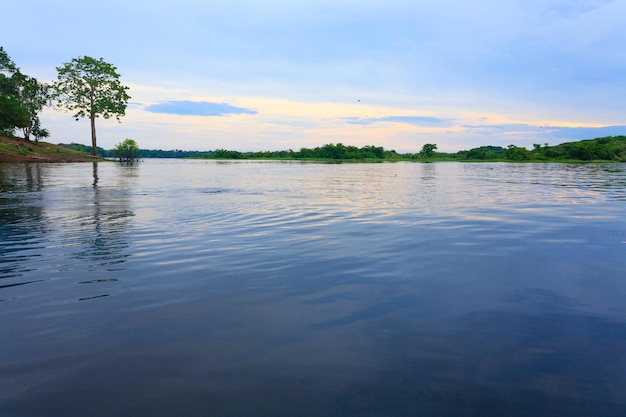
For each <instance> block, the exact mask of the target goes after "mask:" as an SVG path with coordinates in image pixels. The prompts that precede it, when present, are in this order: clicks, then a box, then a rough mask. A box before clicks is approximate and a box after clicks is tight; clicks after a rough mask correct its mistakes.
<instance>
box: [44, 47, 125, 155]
mask: <svg viewBox="0 0 626 417" xmlns="http://www.w3.org/2000/svg"><path fill="white" fill-rule="evenodd" d="M57 72H58V80H57V82H56V83H55V84H54V90H55V93H54V97H55V99H56V101H57V102H56V104H57V107H58V108H59V109H63V110H66V111H69V112H72V113H73V117H74V118H75V119H76V120H79V119H81V118H83V117H88V118H89V120H90V122H91V144H92V153H93V155H94V156H95V155H97V143H96V124H95V123H96V122H95V120H96V118H98V117H102V118H104V119H109V118H112V117H115V118H116V119H117V121H120V117H122V116H124V115H125V114H126V106H127V104H128V100H129V99H130V96H129V95H128V94H127V92H126V91H127V90H128V87H126V86H124V85H122V83H121V82H120V75H119V74H118V73H117V68H116V67H115V66H113V65H111V64H109V63H107V62H105V61H104V60H103V59H102V58H100V59H95V58H91V57H89V56H82V57H78V58H74V59H72V61H70V62H67V63H65V64H64V65H62V66H60V67H57Z"/></svg>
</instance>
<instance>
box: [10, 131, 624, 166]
mask: <svg viewBox="0 0 626 417" xmlns="http://www.w3.org/2000/svg"><path fill="white" fill-rule="evenodd" d="M435 149H436V145H434V144H426V145H424V147H423V148H422V151H420V152H417V153H404V154H401V153H397V152H396V151H394V150H386V149H384V148H383V147H379V146H378V147H377V146H363V147H360V148H359V147H356V146H350V145H343V144H342V143H337V144H333V143H329V144H326V145H323V146H321V147H316V148H312V149H310V148H301V149H300V150H299V151H294V150H291V149H289V150H283V151H260V152H239V151H232V150H226V149H216V150H214V151H183V150H161V149H159V150H150V149H139V151H138V154H137V155H136V157H137V158H139V159H143V158H186V159H217V160H292V161H311V162H315V161H317V162H336V163H339V162H398V161H411V162H444V161H455V162H626V136H607V137H602V138H596V139H589V140H581V141H578V142H566V143H561V144H559V145H555V146H549V145H548V144H547V143H546V144H534V145H533V149H532V150H529V149H526V148H523V147H518V146H515V145H509V146H508V147H506V148H503V147H501V146H481V147H478V148H473V149H470V150H464V151H459V152H452V153H446V152H436V151H435ZM97 150H98V155H100V157H99V158H98V157H94V156H92V148H91V147H90V146H86V145H81V144H77V143H70V144H63V143H61V144H59V145H54V144H50V143H47V142H41V141H39V142H38V143H33V142H30V141H27V140H25V139H21V138H8V137H0V162H5V163H6V162H90V161H104V160H107V158H116V157H117V156H118V154H117V153H116V151H115V150H105V149H102V148H97Z"/></svg>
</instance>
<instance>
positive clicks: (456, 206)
mask: <svg viewBox="0 0 626 417" xmlns="http://www.w3.org/2000/svg"><path fill="white" fill-rule="evenodd" d="M625 209H626V164H590V165H562V164H490V163H480V164H457V163H441V164H439V163H435V164H412V163H397V164H341V165H333V164H307V163H280V162H215V161H171V160H148V161H145V162H143V163H140V164H137V165H134V166H123V165H118V164H116V163H100V164H59V165H55V164H49V165H45V164H40V165H37V164H34V165H8V164H4V165H0V337H1V339H0V358H1V361H0V415H2V416H7V417H30V416H60V415H62V416H70V417H71V416H111V415H129V416H130V415H132V416H348V417H350V416H481V417H484V416H529V415H541V416H563V415H567V416H589V415H596V416H600V415H602V416H623V415H626V355H625V354H624V353H625V352H626V304H625V303H624V296H625V294H626V274H625V272H626V216H625V215H624V213H625Z"/></svg>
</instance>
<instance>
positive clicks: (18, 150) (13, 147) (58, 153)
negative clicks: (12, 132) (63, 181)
mask: <svg viewBox="0 0 626 417" xmlns="http://www.w3.org/2000/svg"><path fill="white" fill-rule="evenodd" d="M98 160H102V159H101V158H94V157H93V156H92V155H89V154H85V153H82V152H77V151H74V150H72V149H68V148H66V147H63V146H59V145H54V144H52V143H48V142H41V141H40V142H39V143H37V144H36V143H34V142H28V141H25V140H24V139H20V138H7V137H3V136H0V163H19V162H90V161H98Z"/></svg>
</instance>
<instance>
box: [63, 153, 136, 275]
mask: <svg viewBox="0 0 626 417" xmlns="http://www.w3.org/2000/svg"><path fill="white" fill-rule="evenodd" d="M98 168H99V163H98V162H94V163H93V167H92V178H93V182H92V187H91V188H92V192H91V198H90V199H89V200H87V199H85V203H84V204H82V205H81V208H80V211H81V212H80V213H79V214H78V217H79V218H80V219H81V221H80V223H79V229H80V232H79V236H81V239H80V247H81V250H80V251H78V252H77V253H75V255H74V257H75V258H76V259H79V260H81V261H83V262H86V263H87V264H86V265H84V264H82V265H81V267H82V268H85V267H86V268H87V269H89V270H97V269H100V268H104V269H105V270H118V269H122V268H121V266H120V264H122V263H124V262H125V261H126V258H128V257H129V256H130V253H129V252H128V250H127V249H128V247H129V243H128V239H127V230H128V223H129V220H130V219H131V218H132V216H133V215H134V213H133V211H132V210H131V208H130V197H129V196H130V195H131V193H130V190H129V187H130V185H131V184H129V183H128V181H127V179H128V178H131V179H132V178H134V177H135V176H134V175H131V176H127V175H126V174H127V173H128V172H127V170H125V169H124V167H121V166H119V165H116V166H113V164H111V165H107V169H109V168H111V169H117V170H120V171H119V172H115V174H116V175H114V176H113V178H114V179H115V181H116V183H115V184H114V185H111V184H106V183H104V184H103V183H102V181H101V179H100V176H99V172H98Z"/></svg>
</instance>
